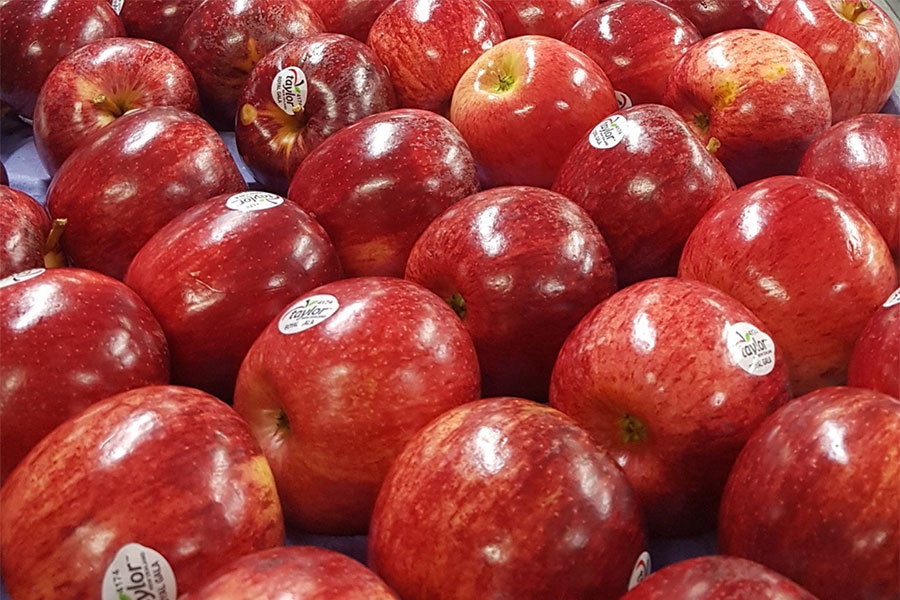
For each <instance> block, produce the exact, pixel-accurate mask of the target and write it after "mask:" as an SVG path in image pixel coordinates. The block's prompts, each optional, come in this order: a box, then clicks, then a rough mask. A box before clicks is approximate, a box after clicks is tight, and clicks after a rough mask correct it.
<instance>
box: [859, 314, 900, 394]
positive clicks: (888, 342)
mask: <svg viewBox="0 0 900 600" xmlns="http://www.w3.org/2000/svg"><path fill="white" fill-rule="evenodd" d="M847 385H851V386H855V387H861V388H868V389H872V390H877V391H879V392H882V393H885V394H888V395H890V396H893V397H894V398H900V304H894V305H892V306H889V307H885V306H882V307H881V308H879V309H878V310H876V311H875V314H873V315H872V318H871V319H869V322H868V323H866V327H865V329H863V331H862V334H860V336H859V339H857V340H856V344H855V345H854V346H853V354H851V355H850V366H849V368H848V370H847Z"/></svg>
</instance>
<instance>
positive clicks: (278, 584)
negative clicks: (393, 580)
mask: <svg viewBox="0 0 900 600" xmlns="http://www.w3.org/2000/svg"><path fill="white" fill-rule="evenodd" d="M260 598H273V599H274V598H278V599H279V600H397V596H396V595H394V593H393V592H392V591H391V590H390V588H389V587H388V586H387V585H385V583H384V582H383V581H382V580H381V579H379V578H378V576H377V575H375V573H373V572H372V571H370V570H369V569H367V568H365V567H364V566H362V565H361V564H359V563H358V562H356V561H355V560H353V559H352V558H350V557H348V556H344V555H343V554H338V553H337V552H332V551H330V550H325V549H323V548H316V547H314V546H292V547H288V548H272V549H270V550H262V551H260V552H255V553H253V554H249V555H247V556H245V557H243V558H240V559H238V560H236V561H234V562H233V563H231V565H229V566H228V567H226V568H225V569H223V570H222V571H220V572H219V574H218V575H216V576H215V577H214V578H212V579H211V580H210V581H209V582H208V583H206V584H204V585H203V587H202V588H200V589H198V590H197V591H195V592H194V593H192V594H190V595H189V596H187V597H185V598H184V600H258V599H260Z"/></svg>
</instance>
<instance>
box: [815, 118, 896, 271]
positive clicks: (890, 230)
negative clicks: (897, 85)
mask: <svg viewBox="0 0 900 600" xmlns="http://www.w3.org/2000/svg"><path fill="white" fill-rule="evenodd" d="M797 173H798V174H799V175H802V176H804V177H811V178H813V179H817V180H819V181H821V182H822V183H827V184H828V185H830V186H831V187H833V188H835V189H837V190H839V191H841V192H843V193H844V194H845V195H846V196H847V198H849V199H850V200H852V201H853V202H854V203H856V205H857V206H858V207H860V208H861V209H862V211H863V212H864V213H865V214H866V216H867V217H869V218H870V219H871V220H872V222H873V223H874V224H875V226H876V227H877V228H878V231H880V232H881V235H882V236H884V239H885V241H886V242H887V244H888V247H890V249H891V252H892V253H893V255H894V257H895V258H896V257H900V116H897V115H883V114H871V115H859V116H858V117H854V118H852V119H847V120H846V121H842V122H840V123H838V124H837V125H835V126H834V127H832V128H831V129H829V130H828V131H826V132H825V133H823V134H822V135H821V136H819V138H818V139H817V140H816V141H815V142H813V144H812V145H811V146H810V147H809V149H808V150H807V151H806V154H804V155H803V161H802V162H801V163H800V169H799V171H798V172H797Z"/></svg>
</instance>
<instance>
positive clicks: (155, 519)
mask: <svg viewBox="0 0 900 600" xmlns="http://www.w3.org/2000/svg"><path fill="white" fill-rule="evenodd" d="M0 500H2V502H3V512H2V514H0V541H2V551H0V552H2V554H0V556H2V565H3V566H2V569H3V578H4V582H5V583H6V587H7V589H8V590H9V593H10V595H11V596H12V597H14V598H16V600H37V599H39V598H46V597H48V594H52V596H53V597H54V598H60V599H66V600H68V599H72V600H75V599H77V598H78V599H80V598H98V597H100V587H101V582H102V580H103V576H104V572H105V570H106V568H107V565H108V564H109V563H110V561H111V560H112V558H113V557H114V556H115V554H116V552H117V551H118V550H119V548H121V547H122V546H123V545H124V544H127V543H138V544H142V545H144V546H147V547H150V548H152V549H154V550H156V551H157V552H159V553H161V554H162V555H163V557H165V558H166V560H167V561H168V562H169V564H170V565H171V566H172V569H173V570H174V572H175V577H176V579H177V582H178V591H179V592H180V593H185V592H190V591H191V590H192V589H193V588H195V587H198V586H199V584H200V583H201V582H202V580H203V579H204V578H205V577H208V576H209V574H210V573H211V572H213V571H215V570H216V569H218V568H220V567H223V566H225V565H227V564H228V563H229V562H231V561H233V560H235V559H236V558H238V557H240V556H243V555H245V554H249V553H251V552H255V551H257V550H263V549H265V548H272V547H275V546H280V545H281V544H282V543H283V541H284V522H283V520H282V515H281V507H280V505H279V503H278V495H277V493H276V491H275V482H274V480H273V478H272V472H271V470H270V469H269V466H268V465H267V464H266V460H265V458H264V457H263V455H262V454H261V453H260V450H259V446H257V445H256V442H255V441H254V439H253V436H251V435H250V432H249V431H248V429H247V425H246V423H244V422H243V421H242V420H241V418H240V417H239V416H238V415H237V414H235V412H234V411H233V410H232V409H231V408H230V407H229V406H228V405H226V404H225V403H224V402H221V401H220V400H218V399H216V398H214V397H212V396H210V395H208V394H205V393H204V392H201V391H199V390H194V389H191V388H182V387H175V386H150V387H143V388H138V389H136V390H131V391H129V392H125V393H122V394H118V395H116V396H112V397H111V398H107V399H106V400H104V401H102V402H99V403H97V404H95V405H94V406H92V407H90V408H88V409H87V410H85V411H84V412H82V413H81V414H80V415H78V416H77V417H75V418H73V419H70V420H69V421H66V422H65V423H64V424H62V425H60V426H59V427H58V428H57V429H55V430H54V431H53V432H52V433H51V434H50V435H48V436H47V437H46V438H44V439H43V440H42V441H41V442H40V443H39V444H38V445H37V446H36V447H35V448H34V449H33V450H32V451H31V452H30V453H29V455H28V456H27V457H26V459H25V460H24V461H23V462H22V464H21V465H19V467H18V468H17V469H16V470H15V471H14V472H13V474H12V475H11V476H10V478H9V479H8V480H7V482H6V483H5V484H4V486H3V488H2V490H0Z"/></svg>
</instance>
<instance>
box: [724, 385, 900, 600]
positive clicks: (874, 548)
mask: <svg viewBox="0 0 900 600" xmlns="http://www.w3.org/2000/svg"><path fill="white" fill-rule="evenodd" d="M898 437H900V400H897V399H896V398H892V397H890V396H887V395H885V394H881V393H878V392H875V391H871V390H863V389H859V388H824V389H820V390H816V391H814V392H812V393H810V394H807V395H806V396H803V397H801V398H798V399H796V400H794V401H792V402H790V403H788V404H787V405H786V406H785V407H784V408H782V409H781V410H779V411H778V412H777V413H775V414H774V415H773V416H772V417H771V418H770V419H768V420H767V421H766V422H765V423H764V424H763V425H762V426H761V427H760V428H759V429H758V430H757V431H756V432H754V434H753V436H752V437H751V438H750V440H749V441H748V442H747V445H746V446H745V447H744V449H743V451H741V455H740V457H739V458H738V460H737V463H736V464H735V466H734V470H733V471H732V473H731V475H730V477H729V479H728V485H727V487H726V488H725V493H724V495H723V497H722V508H721V512H720V516H719V549H720V551H721V552H723V553H726V554H733V555H735V556H741V557H744V558H749V559H751V560H755V561H757V562H760V563H762V564H764V565H766V566H768V567H770V568H772V569H775V570H776V571H778V572H780V573H782V574H783V575H786V576H788V577H790V578H791V579H793V580H794V581H796V582H797V583H799V584H800V585H802V586H804V587H805V588H806V589H808V590H809V591H810V592H812V593H813V594H815V595H816V596H818V597H819V598H821V599H822V600H838V599H841V600H862V599H870V598H896V597H897V596H898V595H900V531H898V528H897V523H898V522H900V459H898V446H897V439H898Z"/></svg>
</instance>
